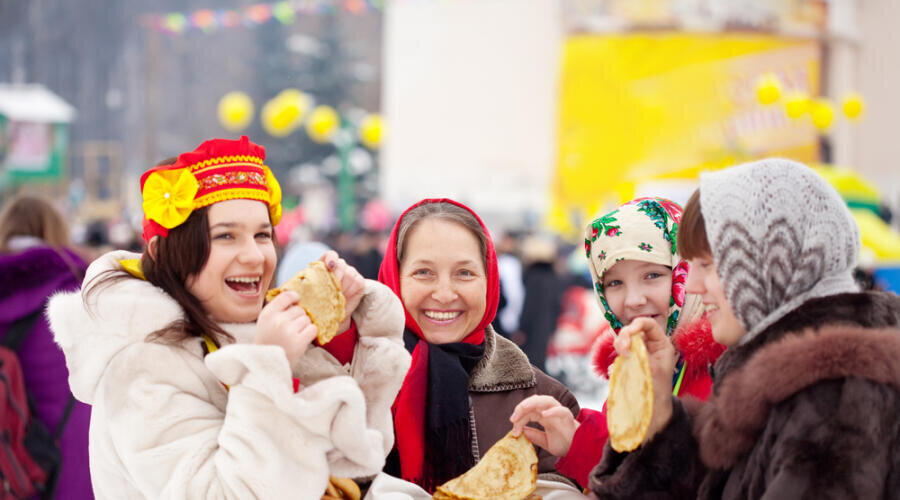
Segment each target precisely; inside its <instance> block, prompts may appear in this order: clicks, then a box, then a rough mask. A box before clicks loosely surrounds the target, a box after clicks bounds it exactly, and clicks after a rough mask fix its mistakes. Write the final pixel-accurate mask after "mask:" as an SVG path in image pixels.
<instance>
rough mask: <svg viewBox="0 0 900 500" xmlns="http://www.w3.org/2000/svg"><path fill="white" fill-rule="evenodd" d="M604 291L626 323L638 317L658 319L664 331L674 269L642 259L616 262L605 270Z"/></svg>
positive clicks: (620, 317) (607, 300) (608, 301)
mask: <svg viewBox="0 0 900 500" xmlns="http://www.w3.org/2000/svg"><path fill="white" fill-rule="evenodd" d="M603 295H604V296H606V302H607V303H608V304H609V308H610V309H611V310H612V313H613V314H615V315H616V317H617V318H619V321H621V322H622V324H623V325H627V324H629V323H631V321H632V320H634V319H635V318H641V317H647V318H652V319H654V320H656V322H657V323H659V326H661V327H662V329H663V331H666V321H667V320H668V316H669V302H670V300H671V297H672V270H671V269H670V268H668V267H667V266H663V265H661V264H653V263H650V262H644V261H640V260H632V259H628V260H623V261H620V262H616V263H615V265H613V266H612V267H611V268H609V270H607V271H606V272H605V273H604V274H603Z"/></svg>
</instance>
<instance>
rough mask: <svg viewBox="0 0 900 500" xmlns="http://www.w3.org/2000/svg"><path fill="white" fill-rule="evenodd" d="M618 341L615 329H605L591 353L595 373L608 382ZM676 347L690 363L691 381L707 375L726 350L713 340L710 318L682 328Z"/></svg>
mask: <svg viewBox="0 0 900 500" xmlns="http://www.w3.org/2000/svg"><path fill="white" fill-rule="evenodd" d="M615 339H616V338H615V336H614V335H613V333H612V329H611V328H605V329H604V330H603V333H601V334H600V337H598V338H597V341H596V342H594V346H593V348H592V349H591V366H592V367H593V368H594V373H596V374H597V375H598V376H600V377H602V378H604V379H609V368H610V367H611V366H612V363H613V361H615V360H616V355H617V354H616V348H615V347H613V342H614V341H615ZM672 343H673V344H675V348H676V349H678V352H680V353H681V356H682V357H683V358H684V361H685V363H687V367H688V372H687V373H685V377H686V378H687V379H692V378H695V377H698V376H700V375H703V374H705V373H706V372H707V371H708V370H709V365H710V364H711V363H715V362H716V359H717V358H718V357H719V355H721V354H722V352H723V351H724V350H725V346H723V345H722V344H719V343H718V342H716V341H715V340H713V338H712V330H711V328H710V326H709V320H707V319H706V318H701V319H698V320H696V321H692V322H691V323H688V324H687V325H683V326H680V327H678V329H677V330H675V334H674V335H672Z"/></svg>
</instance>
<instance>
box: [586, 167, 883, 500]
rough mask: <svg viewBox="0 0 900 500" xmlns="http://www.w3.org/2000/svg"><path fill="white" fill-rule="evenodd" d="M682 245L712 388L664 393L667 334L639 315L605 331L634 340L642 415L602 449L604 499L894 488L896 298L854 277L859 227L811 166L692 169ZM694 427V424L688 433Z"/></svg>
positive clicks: (819, 494)
mask: <svg viewBox="0 0 900 500" xmlns="http://www.w3.org/2000/svg"><path fill="white" fill-rule="evenodd" d="M678 239H679V248H680V249H681V252H682V254H683V255H684V256H685V257H687V258H688V259H689V261H690V263H691V271H690V274H689V276H688V280H687V291H688V292H689V293H696V294H699V295H700V296H701V297H702V300H703V302H704V304H706V305H707V307H708V309H709V310H710V312H709V313H708V316H709V320H710V323H711V325H712V332H713V337H714V338H715V339H716V340H717V341H718V342H720V343H722V344H724V345H726V346H727V347H728V348H727V350H726V351H725V353H724V354H722V356H721V357H720V358H719V360H718V361H717V362H716V365H715V370H714V374H713V396H712V397H711V398H710V400H709V401H708V402H706V403H705V404H688V402H686V401H685V402H683V401H679V400H677V399H675V398H672V397H671V396H670V395H669V394H668V387H669V383H670V381H669V374H670V373H671V371H672V369H673V361H672V360H673V356H672V353H671V350H672V346H671V344H670V343H669V342H666V341H665V335H664V333H663V331H662V329H661V328H660V327H659V325H658V324H657V323H656V322H654V321H651V320H648V319H646V318H638V319H636V320H634V321H633V322H632V323H631V324H629V325H628V326H626V327H625V328H623V329H622V331H621V332H620V334H619V337H618V338H617V339H616V349H617V350H618V351H619V352H620V353H625V352H627V351H628V347H629V345H630V340H631V337H632V336H633V335H642V336H643V337H644V338H645V340H646V344H647V350H648V353H649V358H650V365H651V373H652V375H653V384H654V405H653V416H652V420H651V423H650V429H649V431H648V432H647V435H646V437H645V439H644V441H643V443H642V445H641V446H640V447H638V448H637V449H636V450H634V451H632V452H630V453H617V452H615V451H614V450H612V449H611V448H607V449H606V450H605V451H604V455H603V460H602V461H601V462H600V464H599V465H598V466H597V468H596V469H594V471H593V472H592V474H591V481H590V488H591V490H592V491H593V493H594V494H595V495H597V496H598V497H601V498H638V497H646V496H654V497H685V498H686V497H699V498H762V497H765V498H775V497H778V498H896V496H897V493H898V492H900V421H898V419H897V415H898V414H900V364H898V362H897V360H898V359H900V327H898V325H900V299H898V297H897V296H896V295H894V294H890V293H880V292H865V293H861V292H859V291H857V287H856V285H855V284H854V281H853V276H852V270H853V267H854V264H855V263H856V259H857V255H858V253H859V245H860V239H859V230H858V228H857V226H856V223H855V222H854V221H853V218H852V217H851V216H850V212H849V210H848V209H847V206H846V204H845V203H844V201H843V200H842V199H841V198H840V196H838V194H837V192H835V191H834V189H833V188H831V187H830V186H829V185H828V184H827V183H826V182H825V181H824V180H822V179H821V178H820V177H818V176H817V175H816V174H815V173H814V172H813V171H812V170H810V169H809V168H807V167H806V166H804V165H801V164H799V163H795V162H791V161H788V160H763V161H758V162H754V163H748V164H745V165H740V166H737V167H733V168H729V169H726V170H722V171H719V172H714V173H708V174H703V175H701V176H700V188H699V191H698V192H697V193H695V194H694V196H693V197H692V198H691V200H690V201H689V202H688V204H687V206H686V208H685V214H684V218H683V220H682V226H681V231H680V233H679V235H678ZM692 430H693V432H692Z"/></svg>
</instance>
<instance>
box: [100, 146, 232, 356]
mask: <svg viewBox="0 0 900 500" xmlns="http://www.w3.org/2000/svg"><path fill="white" fill-rule="evenodd" d="M174 162H175V158H169V159H167V160H163V161H162V162H160V163H158V164H157V165H171V164H172V163H174ZM208 212H209V207H203V208H198V209H196V210H194V211H193V212H192V213H191V215H190V216H189V217H188V218H187V220H186V221H184V222H183V223H182V224H181V225H179V226H176V227H174V228H172V229H170V230H169V234H168V236H167V237H165V238H163V237H157V240H156V243H155V248H154V250H155V251H154V252H153V255H151V252H150V251H149V249H148V250H146V251H145V252H144V254H143V255H142V256H141V268H142V271H143V273H144V277H145V278H146V279H147V281H148V282H150V283H152V284H154V285H156V286H158V287H159V288H162V289H163V290H164V291H165V292H166V293H167V294H169V296H170V297H172V298H173V299H174V300H175V302H177V303H178V305H180V306H181V308H182V309H183V310H184V313H185V317H184V318H183V319H179V320H176V321H173V322H172V323H170V324H169V325H167V326H165V327H163V328H161V329H159V330H157V331H154V332H151V333H150V334H149V335H148V336H147V340H148V341H154V340H161V341H163V342H167V343H176V342H179V341H181V340H184V339H186V338H190V337H200V336H201V335H203V334H206V335H208V336H210V337H211V338H212V340H213V341H214V342H215V343H216V345H222V344H223V343H224V342H225V341H226V340H234V337H232V336H231V335H230V334H229V333H228V332H226V331H225V330H223V329H222V327H221V326H219V325H218V324H217V323H216V322H215V321H213V320H212V319H211V318H210V317H209V316H208V315H207V314H206V311H205V310H204V309H203V304H201V303H200V300H199V299H197V297H195V296H194V295H193V294H192V293H191V292H190V291H188V289H187V286H186V283H187V279H188V278H189V277H190V276H193V275H196V274H198V273H199V272H200V271H201V270H202V269H203V266H205V265H206V261H207V260H209V251H210V239H209V218H208ZM121 279H130V276H128V275H126V274H123V273H122V272H120V271H117V270H114V271H107V272H106V273H103V274H101V275H99V276H98V277H97V278H95V280H96V281H95V280H92V282H91V283H89V284H87V285H86V286H85V292H84V293H83V297H84V301H85V304H87V303H88V302H87V301H88V298H89V297H90V295H91V294H93V293H94V292H95V291H96V290H98V289H99V288H98V287H100V288H103V287H106V286H108V285H110V284H112V283H114V282H116V281H119V280H121Z"/></svg>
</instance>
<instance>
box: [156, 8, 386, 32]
mask: <svg viewBox="0 0 900 500" xmlns="http://www.w3.org/2000/svg"><path fill="white" fill-rule="evenodd" d="M385 1H386V0H283V1H280V2H270V3H258V4H254V5H250V6H247V7H243V8H240V9H200V10H195V11H192V12H168V13H165V14H145V15H144V16H143V18H142V23H143V24H144V26H145V27H147V28H149V29H152V30H155V31H159V32H162V33H167V34H169V35H182V34H185V33H189V32H200V33H203V34H210V33H214V32H216V31H219V30H223V29H237V28H248V27H254V26H259V25H262V24H266V23H269V22H278V23H281V24H283V25H291V24H293V23H294V22H295V20H296V19H297V17H299V16H313V15H319V14H324V13H330V12H337V11H340V12H349V13H351V14H356V15H360V14H364V13H367V12H379V11H381V10H383V9H384V4H385Z"/></svg>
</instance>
